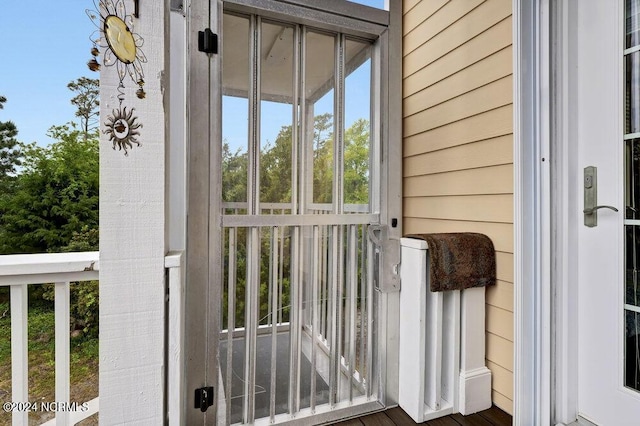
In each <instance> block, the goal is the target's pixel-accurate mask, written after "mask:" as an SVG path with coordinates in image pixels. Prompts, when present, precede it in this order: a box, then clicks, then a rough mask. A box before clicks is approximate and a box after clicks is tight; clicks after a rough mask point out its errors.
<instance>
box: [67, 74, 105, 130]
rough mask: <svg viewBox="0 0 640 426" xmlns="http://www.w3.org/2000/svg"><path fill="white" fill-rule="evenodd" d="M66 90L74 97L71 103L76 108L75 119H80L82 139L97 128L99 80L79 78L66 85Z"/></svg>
mask: <svg viewBox="0 0 640 426" xmlns="http://www.w3.org/2000/svg"><path fill="white" fill-rule="evenodd" d="M67 88H68V89H69V90H71V91H72V92H74V93H76V95H75V96H74V97H73V98H71V103H72V104H73V105H75V106H76V117H78V118H80V130H81V131H82V135H83V137H84V139H87V138H89V137H90V134H91V131H92V130H94V129H96V127H97V126H98V116H99V114H100V110H99V107H100V80H98V79H97V78H88V77H80V78H78V79H75V80H73V81H72V82H70V83H69V84H67Z"/></svg>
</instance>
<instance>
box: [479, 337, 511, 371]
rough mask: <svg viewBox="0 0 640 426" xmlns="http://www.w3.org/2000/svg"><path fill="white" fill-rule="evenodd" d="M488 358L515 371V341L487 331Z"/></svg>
mask: <svg viewBox="0 0 640 426" xmlns="http://www.w3.org/2000/svg"><path fill="white" fill-rule="evenodd" d="M486 348H487V355H486V358H487V359H488V360H489V361H491V362H493V363H496V364H498V365H500V366H502V367H503V368H505V369H507V370H509V371H511V372H513V342H512V341H510V340H507V339H505V338H504V337H500V336H497V335H495V334H493V333H489V332H487V333H486Z"/></svg>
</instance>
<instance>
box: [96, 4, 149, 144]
mask: <svg viewBox="0 0 640 426" xmlns="http://www.w3.org/2000/svg"><path fill="white" fill-rule="evenodd" d="M136 3H137V2H135V0H134V6H137V4H136ZM93 4H94V6H95V10H87V15H88V16H89V18H90V19H91V21H92V22H93V23H94V25H95V26H96V28H97V30H96V31H95V32H94V33H93V34H92V36H91V37H90V38H91V41H92V42H93V47H92V48H91V55H92V59H91V60H89V62H88V63H87V65H88V67H89V69H90V70H92V71H99V70H100V63H99V62H98V59H97V58H98V55H99V54H100V49H99V48H102V50H103V51H104V56H103V59H102V62H103V64H104V66H107V67H111V66H113V65H115V66H116V71H117V74H118V79H119V80H120V82H119V84H118V101H119V106H118V108H116V109H114V110H113V111H112V113H111V115H109V116H108V117H107V120H106V121H105V123H104V124H105V126H106V127H107V129H106V130H104V131H103V133H104V134H106V135H108V136H109V139H110V140H111V141H112V142H113V149H116V146H118V148H119V149H120V150H122V149H124V154H125V155H128V152H127V148H132V147H133V144H134V143H135V144H136V145H137V146H140V142H138V140H137V136H139V135H140V132H139V131H138V129H139V128H140V127H142V124H139V123H137V122H136V120H137V117H135V116H134V115H133V112H134V111H135V109H134V108H130V109H129V111H127V108H126V107H123V106H122V102H123V101H124V100H125V85H124V81H125V79H126V77H127V76H129V78H130V79H131V80H132V81H133V82H134V83H135V84H136V85H137V86H138V89H137V90H136V96H137V97H138V98H139V99H144V98H145V97H146V92H145V91H144V71H143V69H142V64H143V63H146V62H147V57H146V56H145V55H144V53H143V52H142V49H141V47H142V45H143V44H144V40H143V39H142V37H140V36H139V35H138V34H136V33H135V32H133V17H132V16H131V15H127V11H126V7H125V1H124V0H94V3H93ZM136 12H137V10H136Z"/></svg>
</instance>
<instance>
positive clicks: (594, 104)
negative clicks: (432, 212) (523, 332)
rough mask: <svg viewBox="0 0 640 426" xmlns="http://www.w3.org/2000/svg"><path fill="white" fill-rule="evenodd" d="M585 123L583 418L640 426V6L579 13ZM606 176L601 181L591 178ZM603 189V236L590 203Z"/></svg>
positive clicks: (593, 3) (577, 107) (578, 100)
mask: <svg viewBox="0 0 640 426" xmlns="http://www.w3.org/2000/svg"><path fill="white" fill-rule="evenodd" d="M574 10H575V12H576V14H577V15H576V16H575V17H574V18H573V19H576V21H575V22H576V23H577V26H576V27H575V28H577V43H576V44H575V45H576V46H577V48H576V49H575V51H573V52H571V54H572V55H576V56H575V58H576V61H577V67H575V68H573V69H572V71H570V72H569V75H570V77H569V78H570V82H569V84H570V85H573V88H572V89H570V91H573V93H574V94H575V98H574V102H572V103H571V107H570V109H571V112H570V114H571V115H573V116H574V117H576V118H577V120H576V122H575V133H574V134H575V135H576V137H577V152H575V153H573V154H574V155H577V158H578V160H577V163H576V165H577V167H576V170H574V175H573V176H574V181H573V182H574V185H575V191H576V192H575V194H576V195H575V197H576V203H577V204H578V206H579V208H580V210H578V211H576V216H575V218H576V221H577V225H576V226H577V228H576V229H577V247H575V250H574V251H573V252H574V253H575V254H576V255H577V259H578V270H579V272H578V285H577V291H578V294H577V295H575V297H577V300H578V311H579V312H578V322H577V329H578V342H579V343H578V387H577V390H578V395H577V399H578V414H579V415H580V416H582V417H584V418H585V419H587V420H590V421H592V422H594V423H596V424H598V425H637V424H639V422H640V361H639V359H638V356H639V352H638V348H639V346H638V343H639V334H638V333H639V332H640V313H639V312H640V287H638V286H639V284H640V282H639V281H638V280H639V278H640V276H639V274H640V139H638V138H640V15H639V13H640V1H638V0H616V1H609V0H588V1H582V0H581V1H580V2H579V5H578V7H577V8H575V9H574ZM589 166H593V167H595V168H597V181H596V179H595V177H589V176H586V175H585V174H584V168H586V167H589ZM595 185H597V189H596V190H597V204H598V205H609V206H613V207H615V208H617V209H618V211H617V212H616V211H614V210H612V209H610V208H607V207H603V208H600V209H597V210H595V212H596V213H594V214H591V215H588V216H590V217H589V218H587V219H592V218H593V216H595V215H596V214H597V225H596V226H592V227H590V226H585V225H584V217H585V215H584V213H583V211H582V210H583V209H585V208H586V209H589V208H590V207H592V206H593V205H592V204H590V202H589V201H588V200H587V199H586V198H585V197H584V196H583V191H584V188H585V186H586V187H591V188H592V189H593V187H594V186H595Z"/></svg>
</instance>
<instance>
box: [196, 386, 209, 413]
mask: <svg viewBox="0 0 640 426" xmlns="http://www.w3.org/2000/svg"><path fill="white" fill-rule="evenodd" d="M212 405H213V386H205V387H202V388H198V389H196V392H195V401H194V404H193V408H199V409H200V411H202V412H203V413H204V412H205V411H207V408H209V407H211V406H212Z"/></svg>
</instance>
